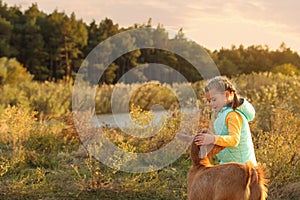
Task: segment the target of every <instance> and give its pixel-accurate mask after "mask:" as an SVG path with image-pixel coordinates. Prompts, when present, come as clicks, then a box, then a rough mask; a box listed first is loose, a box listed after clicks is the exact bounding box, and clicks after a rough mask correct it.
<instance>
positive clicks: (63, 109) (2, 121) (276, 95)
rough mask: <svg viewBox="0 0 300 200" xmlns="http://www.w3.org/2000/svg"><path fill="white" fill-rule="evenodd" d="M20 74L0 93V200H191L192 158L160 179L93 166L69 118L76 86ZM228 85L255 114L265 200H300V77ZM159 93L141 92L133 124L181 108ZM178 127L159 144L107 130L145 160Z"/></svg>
mask: <svg viewBox="0 0 300 200" xmlns="http://www.w3.org/2000/svg"><path fill="white" fill-rule="evenodd" d="M22 73H23V75H22V76H21V80H20V79H15V80H13V79H11V78H9V77H8V76H7V77H6V79H2V80H1V85H0V92H1V99H0V199H187V191H186V190H187V185H186V176H187V173H188V170H189V168H190V165H191V160H190V158H189V151H188V150H187V151H186V152H185V153H184V154H183V155H182V156H181V157H180V158H179V159H178V160H176V161H175V162H174V163H172V164H170V165H169V166H167V167H164V168H163V169H161V170H158V171H153V172H148V173H126V172H122V171H120V170H118V169H113V168H110V167H108V166H106V165H104V164H102V163H101V162H99V161H97V160H96V159H94V158H93V156H92V155H91V154H89V152H88V151H87V150H86V149H85V148H84V147H83V145H82V143H81V138H80V137H79V136H78V134H77V131H76V128H75V126H74V121H73V117H72V108H71V104H72V102H71V99H72V83H69V82H65V81H61V82H57V83H54V82H43V83H41V82H35V81H33V80H32V78H31V77H30V75H28V74H25V75H24V73H25V72H22ZM231 80H232V81H233V82H234V83H235V84H236V86H237V88H238V89H239V93H240V94H241V95H242V96H244V97H246V98H247V99H248V100H249V101H250V102H251V103H252V104H253V105H254V107H255V109H256V117H255V120H254V121H253V122H251V124H250V126H251V130H252V134H253V140H254V144H255V151H256V155H257V159H258V161H259V163H260V165H261V166H262V167H263V169H264V171H265V174H266V178H267V179H268V188H269V192H268V195H269V197H268V199H299V198H300V192H299V191H300V153H299V152H300V146H299V144H300V137H299V129H300V111H299V110H300V94H299V88H300V76H296V75H283V74H280V73H270V72H265V73H252V74H248V75H239V76H236V77H232V78H231ZM204 84H205V83H204V81H199V82H196V83H193V84H191V86H192V87H193V88H194V90H195V91H196V93H197V95H198V96H197V97H198V104H199V105H200V107H202V108H203V109H201V112H202V113H201V118H200V119H199V128H203V127H205V126H207V123H208V110H207V106H205V105H206V102H205V99H204V97H203V94H202V88H203V85H204ZM114 87H115V86H114V85H102V86H99V88H98V89H97V93H96V97H95V101H96V106H95V109H96V112H97V113H109V112H110V111H111V108H110V105H109V102H110V99H109V98H108V97H109V96H110V95H111V93H112V91H113V89H114ZM122 87H123V91H124V92H123V93H124V94H122V95H120V96H121V97H122V98H121V97H120V106H121V107H122V106H124V105H123V104H122V99H123V98H128V97H126V95H127V94H128V92H126V91H128V90H129V89H130V87H133V86H132V85H122ZM162 87H163V86H162V85H159V86H157V84H148V85H147V86H145V87H139V90H138V91H137V93H136V94H135V95H134V96H133V97H132V99H131V103H134V104H135V105H138V106H136V107H132V109H131V115H132V116H135V119H140V118H139V117H140V116H141V115H142V114H145V113H147V112H148V111H147V109H149V107H150V106H151V105H153V104H162V105H164V106H165V107H166V108H174V107H175V108H176V100H175V101H174V96H172V95H171V94H170V92H168V91H167V90H163V89H162ZM173 87H184V85H176V84H175V85H174V86H173ZM150 95H152V96H150ZM147 96H148V97H149V96H150V97H149V98H148V100H147V101H145V99H147V98H145V97H147ZM141 97H144V98H141ZM147 120H148V119H147V118H145V119H143V120H142V121H143V122H145V123H147ZM178 120H179V119H178V118H176V116H174V118H170V119H169V120H168V122H167V123H166V126H165V127H164V128H163V129H161V130H160V132H159V133H158V134H157V135H156V136H154V137H152V138H150V139H147V140H145V141H141V140H138V141H136V140H133V139H132V138H130V137H128V136H126V135H124V134H122V132H121V131H120V129H118V128H110V127H105V128H104V130H105V132H106V134H107V136H108V137H109V139H110V140H111V141H112V142H114V143H115V144H116V145H117V146H118V147H120V148H122V149H124V150H127V151H133V152H134V151H139V152H143V151H144V152H147V151H152V150H155V149H158V148H160V147H161V146H162V145H164V144H166V143H168V142H169V141H170V140H171V139H172V137H173V136H174V133H175V132H176V130H177V125H178ZM90 131H91V132H93V131H95V132H96V131H97V128H92V129H91V130H90Z"/></svg>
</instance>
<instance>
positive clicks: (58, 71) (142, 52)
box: [0, 0, 300, 83]
mask: <svg viewBox="0 0 300 200" xmlns="http://www.w3.org/2000/svg"><path fill="white" fill-rule="evenodd" d="M0 27H1V28H0V38H1V42H0V57H7V58H16V59H17V61H18V62H20V63H21V64H22V65H24V67H25V68H26V69H27V71H28V72H30V73H31V74H32V75H33V76H34V80H39V81H45V80H47V81H58V80H62V79H70V78H71V79H74V78H75V76H76V73H77V71H78V69H79V68H80V66H81V64H82V62H83V60H84V59H85V58H86V57H87V55H88V54H89V53H90V52H91V51H92V50H93V49H94V48H95V47H96V46H97V45H98V44H99V43H101V42H102V41H104V40H106V39H107V38H109V37H111V36H113V35H116V34H118V33H121V32H123V31H126V30H131V29H136V28H143V27H149V28H152V29H153V31H152V33H148V35H145V36H140V37H143V38H144V40H145V41H143V42H144V43H151V42H153V41H154V42H159V43H160V44H159V45H160V46H161V47H170V46H172V45H173V46H174V45H176V44H177V45H179V44H180V45H185V46H186V47H191V48H193V43H194V42H193V41H190V40H188V39H187V38H186V37H185V34H184V30H183V29H180V30H178V33H177V34H176V35H175V36H174V37H173V38H171V37H170V36H169V34H168V32H167V30H166V29H165V28H164V26H163V25H161V24H158V25H157V26H156V27H153V25H152V24H151V18H150V19H149V20H148V23H146V24H133V25H132V26H131V27H128V28H123V27H119V25H118V24H117V23H114V22H113V21H112V19H109V18H105V19H103V20H101V21H100V23H98V22H96V21H95V20H94V21H92V22H91V23H89V24H87V23H85V22H84V21H83V20H82V19H77V18H76V15H75V13H72V14H71V15H70V16H68V15H67V14H66V13H64V12H61V11H58V10H54V11H53V12H52V13H50V14H46V13H44V12H43V11H41V10H39V8H38V5H37V4H36V3H35V4H32V5H31V6H30V7H29V8H27V9H25V11H23V12H22V11H21V8H19V7H16V6H13V7H8V6H7V5H6V4H5V3H4V2H3V1H2V0H1V1H0ZM126 40H127V41H126ZM146 40H149V41H146ZM137 42H138V41H134V40H132V38H130V37H124V38H122V41H118V44H111V45H119V46H120V45H128V44H130V45H135V43H137ZM200 45H201V44H200ZM203 48H204V49H205V50H206V51H207V52H208V54H209V55H210V57H211V58H212V59H213V61H214V62H215V63H216V65H217V66H218V67H219V71H220V73H221V74H223V75H227V76H229V77H231V76H234V75H239V74H249V73H251V72H266V71H272V72H283V73H292V74H293V73H296V74H299V70H300V57H299V55H298V53H297V52H295V51H293V50H292V49H290V48H289V47H286V45H285V43H284V42H282V44H281V45H280V46H279V47H278V49H276V50H271V49H269V47H268V46H267V45H252V46H248V47H244V46H243V45H239V46H235V45H232V46H231V48H224V47H222V48H221V49H219V50H209V49H206V48H205V47H203ZM156 51H158V50H153V49H137V50H135V51H132V52H128V53H127V54H125V55H122V56H120V57H119V58H117V59H116V60H114V61H113V63H111V64H110V66H109V68H108V69H107V70H105V72H104V74H103V76H102V77H101V80H100V82H102V83H103V82H104V83H116V82H117V81H118V80H119V79H120V77H121V76H122V75H123V74H124V73H125V72H127V71H128V70H130V69H132V68H134V67H135V66H137V65H139V64H144V63H153V62H156V63H162V64H163V63H164V58H168V62H169V63H168V64H169V65H171V66H172V67H173V68H174V69H176V70H178V71H185V73H184V74H185V76H186V77H189V81H191V82H195V81H197V80H201V77H199V75H198V74H197V73H194V71H193V70H192V68H191V67H189V66H188V63H186V62H185V61H184V59H178V55H176V54H174V53H173V52H168V51H163V52H160V53H159V55H160V56H153V55H155V54H156V53H157V52H156ZM190 52H192V51H190ZM108 53H109V52H108ZM170 62H171V63H170Z"/></svg>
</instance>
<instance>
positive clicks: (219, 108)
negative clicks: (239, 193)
mask: <svg viewBox="0 0 300 200" xmlns="http://www.w3.org/2000/svg"><path fill="white" fill-rule="evenodd" d="M204 91H205V97H206V99H207V100H208V102H209V103H210V106H211V108H212V109H213V111H214V112H215V113H216V119H215V120H214V123H213V129H214V132H215V134H216V135H214V134H209V133H204V134H198V135H196V136H195V139H194V142H195V144H196V145H198V146H201V145H208V144H216V145H219V146H223V147H226V148H225V149H224V150H222V151H221V152H220V153H218V154H217V158H218V159H219V162H220V164H223V163H228V162H238V163H242V164H244V163H246V161H247V160H250V161H251V162H252V163H253V164H254V165H257V162H256V158H255V154H254V147H253V142H252V138H251V132H250V128H249V124H248V122H249V121H251V120H253V118H254V115H255V110H254V108H253V106H252V105H251V104H250V103H249V102H248V101H247V100H246V99H243V98H238V95H237V93H236V89H235V87H234V86H233V84H232V83H231V82H230V81H229V80H228V79H227V78H225V77H221V76H217V77H215V78H213V79H211V80H210V81H209V82H208V83H207V85H206V87H205V88H204Z"/></svg>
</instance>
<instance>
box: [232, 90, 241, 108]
mask: <svg viewBox="0 0 300 200" xmlns="http://www.w3.org/2000/svg"><path fill="white" fill-rule="evenodd" d="M241 104H242V102H241V101H240V100H239V98H238V96H237V94H236V92H235V91H234V92H233V101H232V105H231V107H232V108H233V109H236V108H237V107H239V106H240V105H241Z"/></svg>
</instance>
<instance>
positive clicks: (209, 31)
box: [3, 0, 300, 53]
mask: <svg viewBox="0 0 300 200" xmlns="http://www.w3.org/2000/svg"><path fill="white" fill-rule="evenodd" d="M3 2H5V3H6V4H8V6H13V5H17V6H21V9H22V10H26V9H27V8H28V7H29V6H31V5H32V3H37V5H38V8H39V9H40V10H42V11H43V12H45V13H48V14H49V13H52V12H53V11H54V10H55V9H57V10H58V11H64V12H65V13H66V14H67V15H70V14H71V13H72V12H74V13H75V15H76V18H77V19H82V20H83V21H85V22H86V23H89V22H91V21H92V20H95V21H96V22H97V23H100V21H101V20H103V19H105V18H106V17H107V18H109V19H112V20H113V22H114V23H117V24H119V27H129V26H132V25H134V24H144V23H147V22H148V19H149V18H151V19H152V25H153V27H156V26H157V25H158V24H161V25H163V27H164V28H165V29H166V30H167V31H170V32H177V31H178V30H179V29H180V28H182V29H183V32H184V34H185V36H186V37H187V38H188V39H191V40H193V41H195V42H197V43H198V44H200V45H202V46H204V47H206V48H208V49H209V50H212V51H213V50H218V49H220V48H222V47H224V48H231V46H232V45H235V46H239V45H241V44H242V45H244V47H248V46H250V45H262V46H264V45H268V46H269V48H270V49H278V48H279V46H280V44H281V43H282V42H284V43H285V44H286V47H289V48H291V49H292V50H293V51H297V52H298V53H300V12H299V10H300V1H299V0H285V1H282V0H226V1H224V0H186V1H182V0H151V1H146V0H142V1H137V0H84V1H82V0H65V1H62V0H3Z"/></svg>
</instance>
